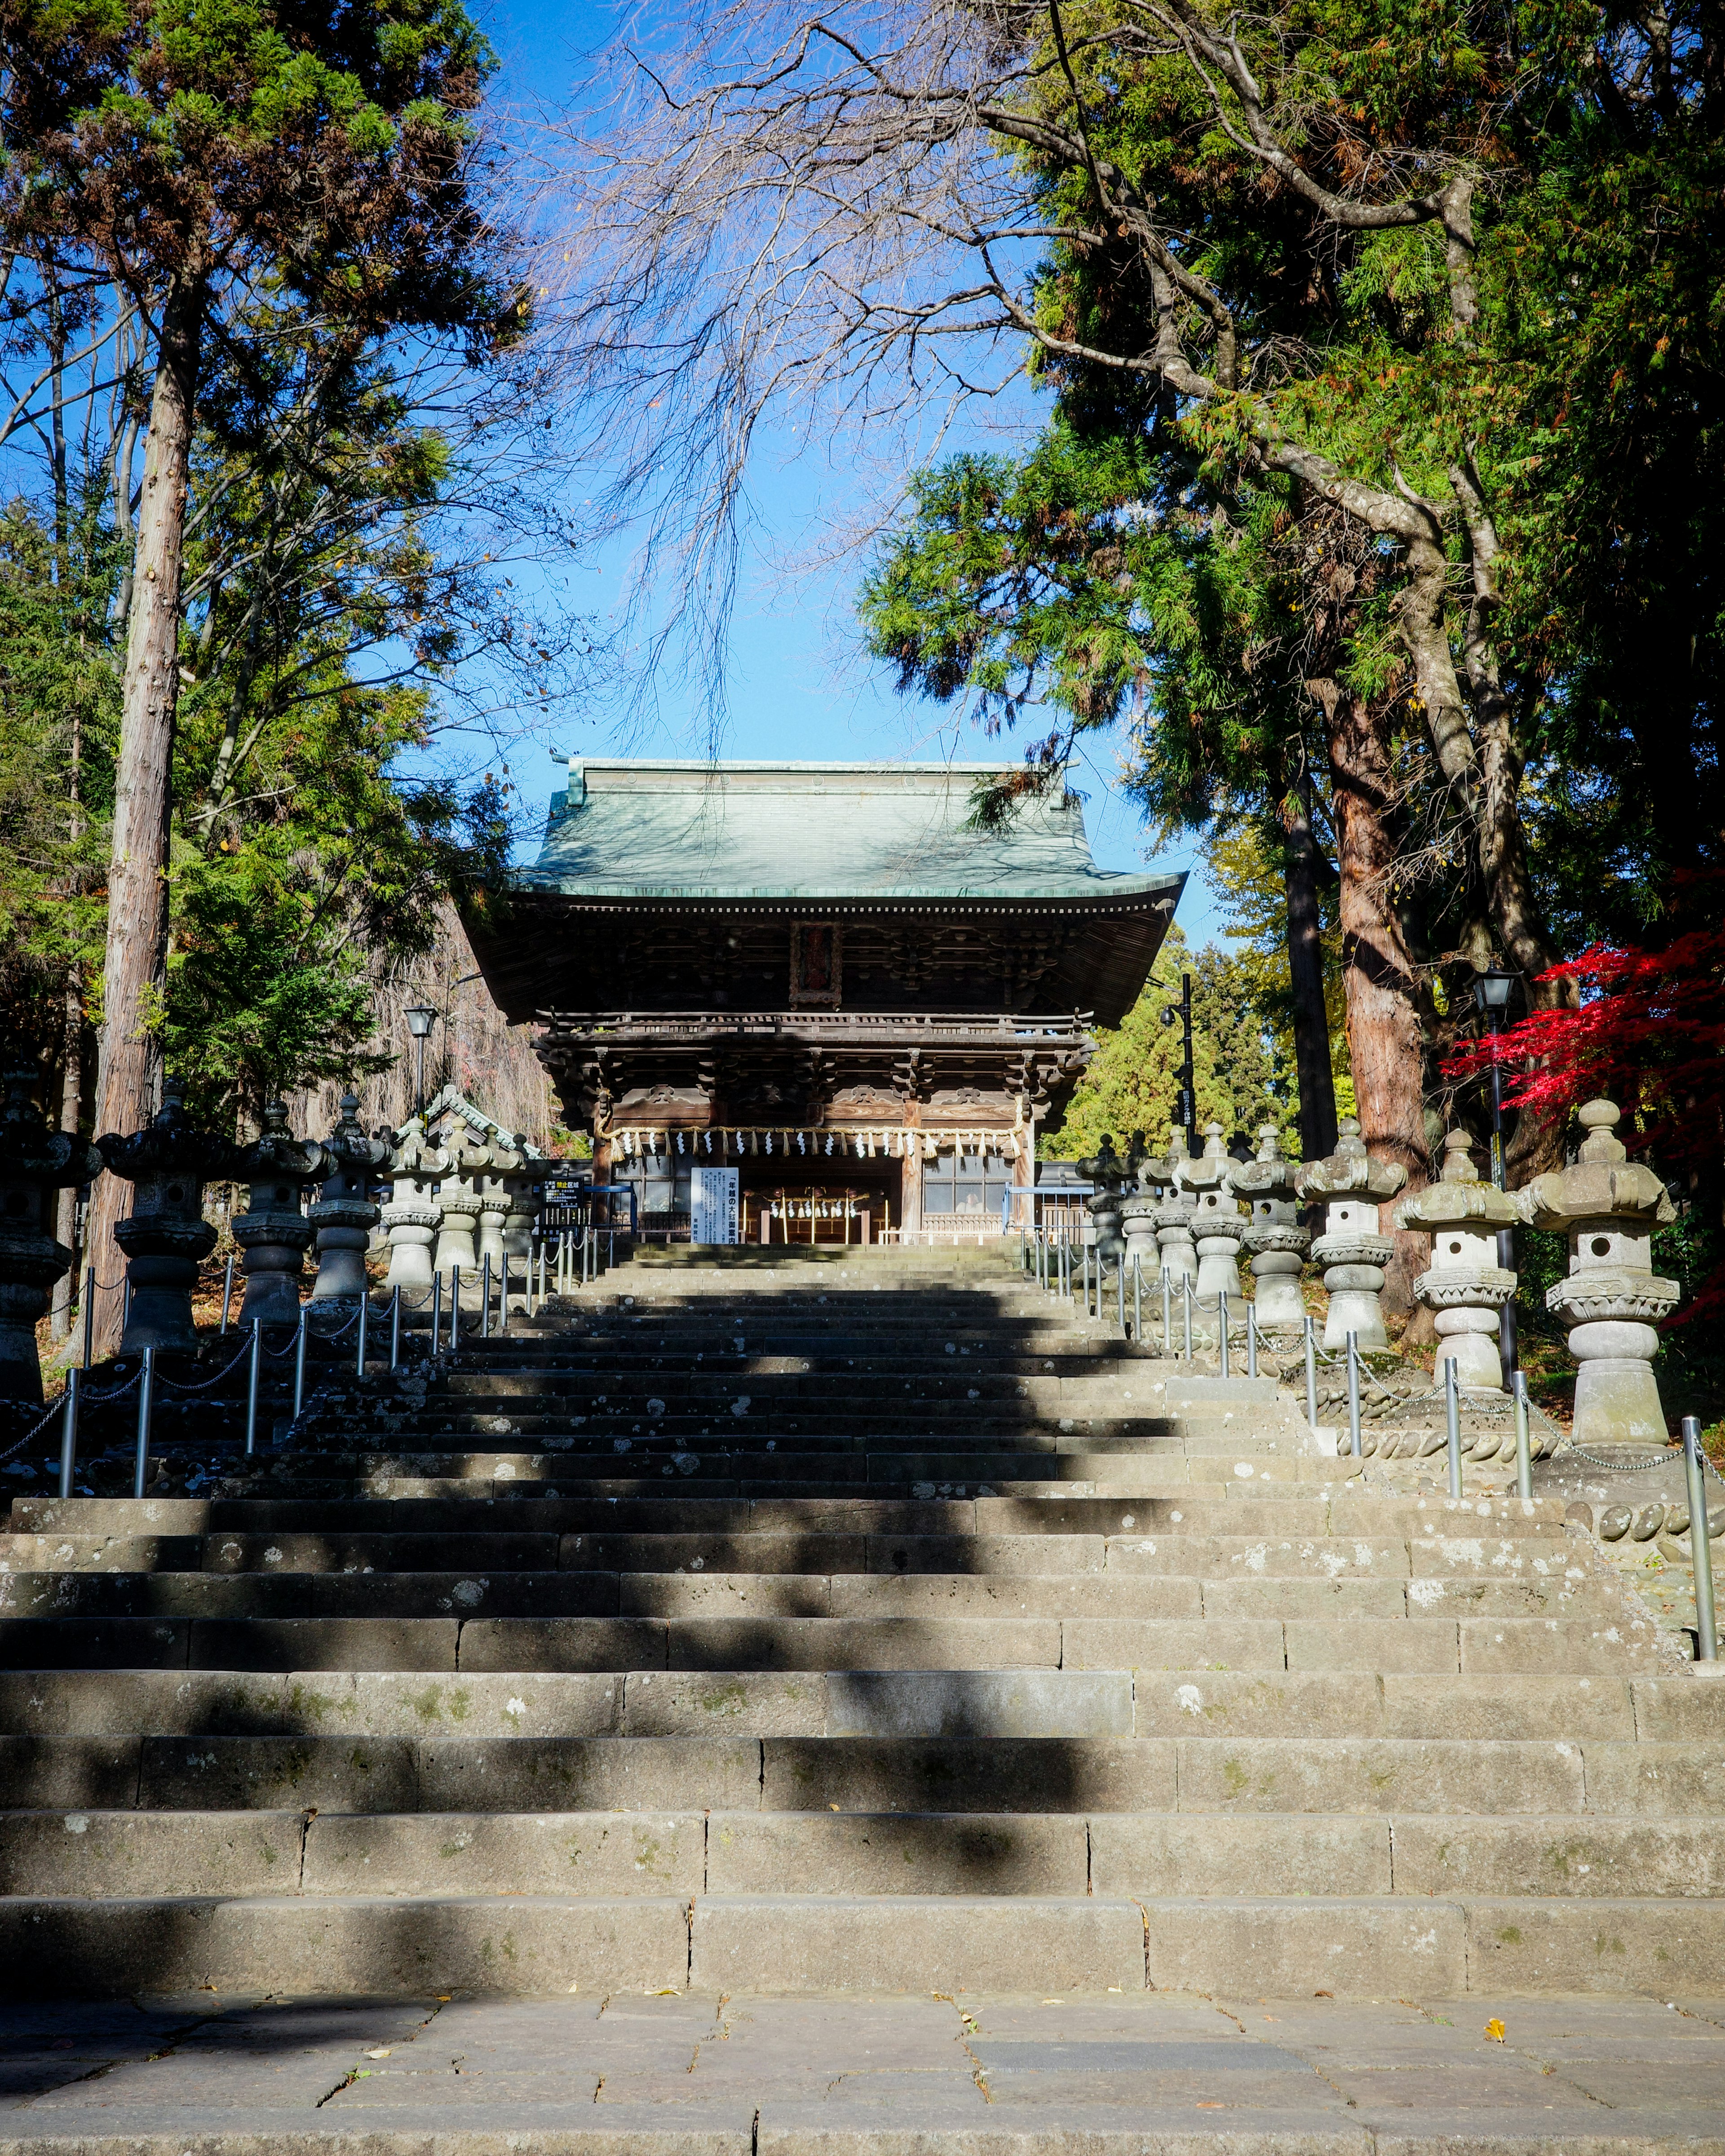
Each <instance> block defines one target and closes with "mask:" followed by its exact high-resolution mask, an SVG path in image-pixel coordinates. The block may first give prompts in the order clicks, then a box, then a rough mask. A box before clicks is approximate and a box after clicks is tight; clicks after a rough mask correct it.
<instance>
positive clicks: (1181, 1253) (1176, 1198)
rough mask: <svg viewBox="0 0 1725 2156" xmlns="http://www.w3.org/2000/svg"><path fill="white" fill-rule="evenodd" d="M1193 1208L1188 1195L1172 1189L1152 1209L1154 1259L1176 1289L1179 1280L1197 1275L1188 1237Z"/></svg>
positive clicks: (1195, 1248)
mask: <svg viewBox="0 0 1725 2156" xmlns="http://www.w3.org/2000/svg"><path fill="white" fill-rule="evenodd" d="M1155 1218H1156V1241H1157V1245H1158V1247H1157V1254H1156V1262H1157V1270H1158V1273H1162V1272H1165V1273H1167V1274H1168V1276H1169V1278H1170V1279H1171V1280H1172V1281H1173V1283H1174V1286H1175V1288H1176V1289H1177V1290H1178V1286H1179V1284H1180V1282H1181V1281H1183V1280H1190V1281H1196V1279H1197V1277H1198V1246H1197V1245H1196V1244H1195V1243H1194V1240H1193V1239H1192V1223H1193V1219H1194V1207H1193V1204H1192V1201H1191V1199H1189V1197H1185V1196H1183V1195H1182V1194H1181V1193H1179V1192H1178V1191H1176V1192H1174V1193H1171V1194H1170V1196H1168V1198H1166V1199H1163V1203H1162V1204H1160V1205H1158V1207H1157V1209H1156V1215H1155Z"/></svg>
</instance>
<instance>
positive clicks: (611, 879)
mask: <svg viewBox="0 0 1725 2156" xmlns="http://www.w3.org/2000/svg"><path fill="white" fill-rule="evenodd" d="M1003 768H1005V767H1003V766H1001V765H999V764H988V763H954V764H946V763H719V764H709V763H644V762H643V763H624V762H618V763H597V762H588V763H581V762H573V761H572V762H571V763H570V766H569V790H568V792H567V793H566V794H555V795H553V796H552V804H551V815H550V818H549V819H548V821H547V825H546V831H545V842H544V844H543V846H542V849H541V850H540V855H539V858H538V860H536V862H535V863H534V865H532V867H531V868H530V869H526V870H523V871H522V872H521V875H520V877H519V879H518V881H519V884H520V885H521V888H523V889H525V890H528V891H561V892H562V893H564V894H565V895H566V896H569V897H572V898H649V899H651V898H685V899H706V900H715V899H786V898H789V899H809V900H819V899H854V900H869V899H933V898H944V899H952V898H1014V899H1035V898H1045V899H1085V898H1094V899H1109V898H1130V897H1137V896H1144V897H1153V896H1163V897H1173V896H1177V895H1178V891H1179V889H1180V885H1181V884H1182V882H1183V878H1182V877H1180V876H1178V875H1110V874H1108V873H1106V872H1105V871H1104V870H1101V869H1099V868H1098V867H1097V866H1096V863H1095V862H1094V861H1093V860H1091V851H1090V842H1089V840H1088V839H1086V836H1085V832H1084V812H1083V809H1082V808H1081V807H1080V805H1079V803H1077V802H1076V800H1073V799H1071V798H1070V797H1068V798H1066V799H1065V801H1064V802H1059V801H1056V802H1041V801H1034V802H1029V803H1026V804H1025V805H1024V806H1023V807H1022V808H1019V810H1018V811H1017V812H1016V813H1015V814H1014V816H1013V817H1012V819H1011V820H1010V821H1009V824H1007V825H1006V826H1005V827H1004V829H1001V830H998V831H973V830H968V829H965V828H964V827H965V824H966V820H967V819H968V816H969V814H970V803H971V794H972V791H973V788H974V787H975V785H976V783H977V782H978V779H980V778H986V777H988V776H990V775H992V774H995V773H999V772H1000V771H1001V770H1002V769H1003Z"/></svg>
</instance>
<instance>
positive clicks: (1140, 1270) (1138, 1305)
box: [1132, 1250, 1144, 1347]
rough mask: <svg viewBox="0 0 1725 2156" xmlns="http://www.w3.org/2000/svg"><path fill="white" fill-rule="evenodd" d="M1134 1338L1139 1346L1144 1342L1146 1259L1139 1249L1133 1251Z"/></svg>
mask: <svg viewBox="0 0 1725 2156" xmlns="http://www.w3.org/2000/svg"><path fill="white" fill-rule="evenodd" d="M1132 1338H1133V1339H1134V1340H1135V1341H1136V1342H1137V1344H1138V1345H1139V1347H1142V1346H1143V1344H1144V1260H1143V1259H1142V1256H1140V1255H1139V1254H1138V1252H1137V1251H1136V1250H1134V1251H1133V1252H1132Z"/></svg>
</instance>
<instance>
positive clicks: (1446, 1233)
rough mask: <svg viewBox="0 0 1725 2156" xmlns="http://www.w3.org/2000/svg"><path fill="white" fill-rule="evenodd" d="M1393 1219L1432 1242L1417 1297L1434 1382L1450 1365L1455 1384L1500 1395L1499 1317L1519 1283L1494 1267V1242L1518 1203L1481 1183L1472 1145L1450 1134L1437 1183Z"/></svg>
mask: <svg viewBox="0 0 1725 2156" xmlns="http://www.w3.org/2000/svg"><path fill="white" fill-rule="evenodd" d="M1394 1217H1395V1224H1396V1226H1397V1227H1398V1228H1413V1229H1420V1228H1423V1229H1425V1230H1426V1231H1427V1232H1428V1233H1429V1234H1430V1237H1431V1264H1430V1268H1429V1269H1428V1270H1426V1271H1425V1272H1423V1273H1421V1275H1420V1277H1419V1279H1418V1280H1416V1281H1414V1294H1415V1295H1416V1296H1419V1298H1420V1301H1421V1302H1423V1303H1424V1304H1425V1306H1426V1308H1427V1309H1428V1310H1430V1311H1433V1312H1435V1313H1436V1315H1435V1319H1434V1322H1435V1325H1436V1327H1437V1333H1438V1341H1439V1347H1438V1368H1437V1374H1438V1377H1439V1378H1440V1379H1441V1378H1442V1377H1443V1374H1444V1367H1443V1366H1444V1364H1445V1363H1446V1362H1451V1363H1454V1364H1455V1382H1456V1383H1457V1384H1459V1385H1463V1386H1466V1388H1467V1389H1469V1390H1470V1391H1472V1392H1476V1393H1501V1392H1502V1390H1503V1362H1502V1355H1501V1354H1500V1353H1499V1349H1498V1315H1497V1314H1498V1312H1500V1311H1501V1310H1502V1308H1503V1306H1504V1305H1505V1304H1506V1303H1507V1302H1509V1301H1512V1299H1513V1297H1514V1296H1515V1291H1516V1276H1515V1275H1514V1274H1513V1273H1512V1272H1507V1271H1505V1270H1503V1268H1502V1267H1501V1266H1500V1265H1499V1264H1498V1262H1497V1235H1498V1230H1499V1229H1502V1228H1507V1227H1508V1226H1509V1224H1511V1222H1512V1221H1513V1220H1514V1219H1516V1217H1517V1215H1516V1205H1515V1200H1514V1199H1512V1198H1511V1197H1510V1196H1509V1195H1508V1194H1507V1193H1506V1192H1504V1191H1502V1190H1497V1189H1494V1188H1492V1186H1491V1184H1490V1183H1481V1180H1480V1177H1479V1171H1478V1169H1477V1168H1476V1167H1475V1165H1474V1159H1473V1141H1472V1139H1471V1137H1469V1136H1468V1134H1467V1132H1466V1131H1451V1132H1450V1135H1449V1137H1447V1138H1446V1139H1445V1142H1444V1164H1443V1168H1442V1169H1441V1171H1440V1174H1439V1178H1438V1180H1437V1181H1436V1182H1435V1183H1431V1184H1429V1185H1428V1186H1427V1188H1425V1189H1424V1190H1422V1191H1420V1192H1418V1193H1416V1194H1415V1195H1414V1197H1412V1198H1404V1199H1403V1200H1402V1202H1401V1204H1399V1205H1398V1206H1397V1207H1396V1209H1395V1216H1394Z"/></svg>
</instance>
